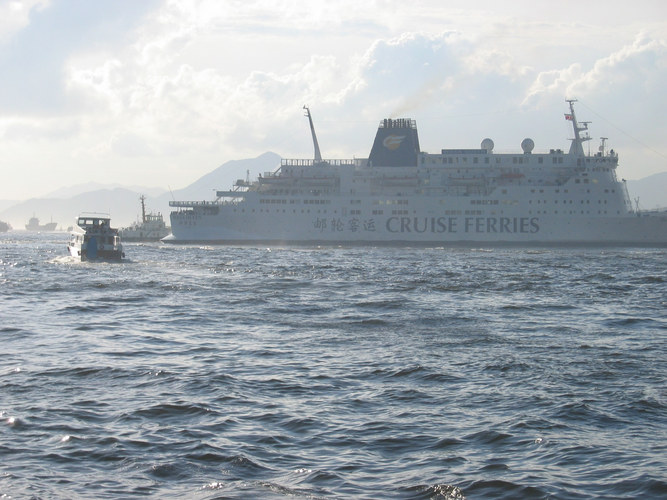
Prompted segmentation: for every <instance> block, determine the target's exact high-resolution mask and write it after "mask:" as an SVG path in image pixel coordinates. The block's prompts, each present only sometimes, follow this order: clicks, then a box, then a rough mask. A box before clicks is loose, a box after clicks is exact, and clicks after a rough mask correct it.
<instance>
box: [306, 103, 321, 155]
mask: <svg viewBox="0 0 667 500" xmlns="http://www.w3.org/2000/svg"><path fill="white" fill-rule="evenodd" d="M303 109H305V110H306V116H307V117H308V122H309V123H310V133H311V134H312V136H313V146H314V148H315V161H316V162H321V161H322V153H320V145H319V144H318V143H317V136H316V135H315V126H314V125H313V118H312V116H310V109H309V108H308V106H304V107H303Z"/></svg>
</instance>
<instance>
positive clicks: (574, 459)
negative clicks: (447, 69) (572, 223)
mask: <svg viewBox="0 0 667 500" xmlns="http://www.w3.org/2000/svg"><path fill="white" fill-rule="evenodd" d="M67 239H68V238H67V235H66V234H64V233H51V234H42V235H34V234H30V233H24V232H11V233H7V234H4V235H0V249H1V253H0V347H1V353H2V356H1V357H0V498H43V499H47V498H49V499H52V498H130V497H142V496H150V497H155V498H198V499H204V498H206V499H208V498H369V499H371V498H372V499H377V498H417V499H419V498H423V499H427V498H433V499H436V498H442V499H457V500H460V499H475V498H484V499H486V498H507V499H516V498H554V499H559V498H563V499H579V498H597V499H611V498H628V499H629V498H660V497H662V498H666V497H667V444H666V438H667V411H666V410H667V406H666V405H667V381H666V378H667V315H666V311H667V251H666V250H665V249H651V248H554V249H549V248H303V247H301V248H299V247H296V248H273V247H272V248H266V247H238V246H234V247H228V246H169V245H164V244H160V243H151V244H126V246H125V247H126V249H125V250H126V255H127V260H126V262H124V263H120V264H113V263H107V264H105V263H81V262H77V261H75V260H74V259H73V258H71V257H68V256H66V248H65V246H66V242H67Z"/></svg>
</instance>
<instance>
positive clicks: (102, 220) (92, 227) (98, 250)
mask: <svg viewBox="0 0 667 500" xmlns="http://www.w3.org/2000/svg"><path fill="white" fill-rule="evenodd" d="M76 225H77V227H76V228H75V229H74V232H73V233H72V236H71V238H70V241H69V243H68V244H67V250H68V251H69V254H70V255H71V256H72V257H77V258H80V259H81V261H82V262H85V261H111V262H120V261H121V260H122V259H123V257H125V252H123V245H122V243H121V242H120V236H119V235H118V229H115V228H112V227H111V219H110V218H109V217H102V216H99V215H80V216H79V217H78V218H77V221H76Z"/></svg>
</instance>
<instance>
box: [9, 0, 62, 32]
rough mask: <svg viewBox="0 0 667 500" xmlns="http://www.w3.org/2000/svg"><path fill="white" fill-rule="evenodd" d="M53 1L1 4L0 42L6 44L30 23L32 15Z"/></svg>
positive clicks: (14, 0) (38, 0) (12, 1)
mask: <svg viewBox="0 0 667 500" xmlns="http://www.w3.org/2000/svg"><path fill="white" fill-rule="evenodd" d="M50 3H51V0H9V1H3V2H0V42H4V41H6V40H8V39H9V38H11V37H12V36H13V35H15V34H16V33H18V32H19V31H21V30H22V29H23V28H25V27H26V26H27V25H28V24H29V23H30V14H31V12H33V10H34V11H39V10H42V9H44V8H46V7H47V6H48V5H49V4H50Z"/></svg>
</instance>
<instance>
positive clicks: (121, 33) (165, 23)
mask: <svg viewBox="0 0 667 500" xmlns="http://www.w3.org/2000/svg"><path fill="white" fill-rule="evenodd" d="M666 89H667V2H664V0H635V1H633V2H609V1H608V0H604V1H599V0H588V1H585V2H581V1H579V0H577V1H572V0H559V1H557V2H554V1H551V0H531V1H524V0H512V1H507V0H488V1H487V0H466V1H462V0H447V1H443V0H411V1H405V0H365V1H363V2H360V1H358V0H328V1H320V0H141V1H137V0H94V1H92V0H0V175H1V177H0V178H1V181H0V199H5V200H7V199H9V200H25V199H29V198H34V197H43V196H47V195H48V194H49V193H51V192H53V191H56V190H58V189H60V188H63V187H68V186H73V185H78V184H84V183H90V182H95V183H103V184H105V183H108V184H117V183H120V184H124V185H131V186H147V187H159V188H163V189H180V188H183V187H185V186H187V185H189V184H190V183H192V182H194V181H195V180H197V179H198V178H199V177H201V176H202V175H204V174H206V173H208V172H210V171H212V170H214V169H215V168H217V167H218V166H220V165H221V164H223V163H225V162H226V161H229V160H239V159H245V158H254V157H257V156H259V155H261V154H262V153H265V152H267V151H272V152H275V153H278V154H279V155H281V156H282V157H284V158H312V157H313V146H312V142H311V138H310V131H309V128H308V121H307V119H306V118H305V117H304V111H303V109H302V107H303V106H304V105H308V106H309V107H310V110H311V113H312V116H313V120H314V122H315V128H316V130H317V135H318V141H319V145H320V149H321V151H322V156H323V157H324V158H329V159H335V158H354V157H366V156H368V154H369V152H370V147H371V145H372V142H373V138H374V136H375V131H376V129H377V125H378V123H379V122H380V120H381V119H383V118H388V117H395V118H412V119H415V120H416V121H417V126H418V128H419V137H420V145H421V148H422V150H424V151H428V152H433V153H436V152H439V151H440V150H441V149H443V148H478V147H479V144H480V143H481V141H482V139H484V138H486V137H489V138H491V139H493V141H494V143H495V151H496V152H515V151H521V148H520V144H521V141H522V140H523V139H524V138H526V137H530V138H532V139H533V140H534V142H535V152H541V151H548V150H549V149H552V148H561V149H567V148H568V147H569V141H568V139H569V138H571V137H572V131H571V125H570V123H569V122H567V121H566V120H565V119H564V116H563V115H564V113H566V112H567V111H568V108H567V103H566V102H565V99H577V103H576V108H575V110H576V112H577V118H578V119H579V120H580V121H590V122H591V124H590V133H591V136H592V137H593V138H594V140H592V141H590V142H588V143H587V146H590V149H591V151H592V152H596V151H597V148H598V146H599V138H600V137H608V138H609V139H608V141H607V147H608V148H613V149H614V150H615V151H616V152H618V153H619V157H620V166H619V170H618V174H619V177H621V178H626V179H640V178H644V177H647V176H649V175H652V174H655V173H659V172H665V171H667V120H665V116H667V92H666V91H665V90H666ZM213 187H217V188H218V189H224V188H227V187H229V186H212V188H213Z"/></svg>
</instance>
